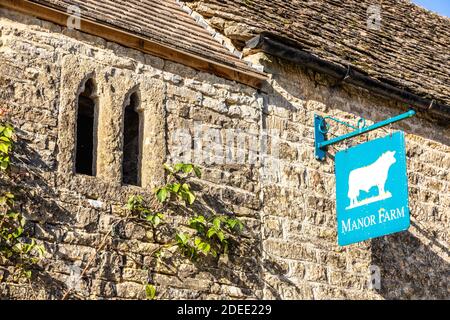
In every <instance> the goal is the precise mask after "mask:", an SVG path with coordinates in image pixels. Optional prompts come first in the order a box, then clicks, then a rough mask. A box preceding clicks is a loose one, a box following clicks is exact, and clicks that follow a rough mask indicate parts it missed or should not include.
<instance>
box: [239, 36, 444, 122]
mask: <svg viewBox="0 0 450 320" xmlns="http://www.w3.org/2000/svg"><path fill="white" fill-rule="evenodd" d="M246 47H247V49H248V50H251V51H262V52H264V53H267V54H270V55H272V56H276V57H279V58H282V59H284V60H287V61H290V62H293V63H295V64H299V65H302V66H305V67H307V68H309V69H312V70H314V71H317V72H320V73H324V74H327V75H329V76H331V77H333V78H336V79H339V80H341V83H347V84H352V85H354V86H357V87H361V88H364V89H367V90H369V91H370V92H373V93H374V94H377V95H379V96H383V97H387V98H391V99H394V100H396V101H398V102H402V103H406V104H408V105H410V106H411V107H412V108H413V109H415V110H416V111H419V112H423V113H427V114H429V115H430V116H432V118H433V119H434V120H435V121H437V122H438V124H442V125H449V123H450V106H449V105H446V104H443V103H440V102H438V101H436V100H433V99H427V98H424V97H421V96H419V95H416V94H414V93H412V92H409V91H407V90H404V89H400V88H398V87H395V86H393V85H391V84H388V83H385V82H382V81H380V80H377V79H375V78H372V77H370V76H368V75H366V74H364V73H362V72H360V71H358V70H356V69H355V68H351V67H350V66H348V67H344V66H342V65H340V64H337V63H334V62H330V61H328V60H325V59H322V58H319V57H317V56H315V55H313V54H311V53H309V52H306V51H304V50H302V49H301V48H299V47H298V46H297V45H295V44H294V43H293V42H292V41H291V40H289V39H284V38H282V37H280V36H278V35H273V34H271V33H268V32H263V33H261V34H260V35H258V36H256V37H254V38H252V39H250V40H249V41H247V43H246Z"/></svg>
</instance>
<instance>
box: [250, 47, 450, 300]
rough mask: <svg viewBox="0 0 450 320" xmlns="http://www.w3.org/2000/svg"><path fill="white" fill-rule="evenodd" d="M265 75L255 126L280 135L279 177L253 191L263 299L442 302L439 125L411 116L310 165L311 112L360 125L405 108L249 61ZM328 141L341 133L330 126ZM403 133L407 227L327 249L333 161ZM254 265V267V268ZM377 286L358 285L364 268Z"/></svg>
mask: <svg viewBox="0 0 450 320" xmlns="http://www.w3.org/2000/svg"><path fill="white" fill-rule="evenodd" d="M251 58H252V59H254V60H256V61H259V62H260V63H261V64H264V65H265V70H266V72H268V73H270V74H271V75H272V78H271V80H270V81H269V84H268V85H267V87H266V88H264V90H265V91H267V98H266V101H267V102H266V104H265V106H264V111H263V113H264V115H263V118H264V120H263V121H264V125H265V126H266V127H268V128H276V129H277V130H278V131H279V132H280V140H279V155H280V159H281V164H280V167H281V175H280V176H279V177H278V180H277V182H276V183H273V181H270V182H269V183H265V181H262V183H263V186H262V190H263V204H264V205H263V210H262V225H263V227H262V236H263V250H264V259H263V260H264V261H267V263H268V265H270V266H271V267H270V268H273V270H272V271H271V270H270V268H268V269H265V272H264V273H263V274H264V276H265V280H266V281H267V282H268V283H269V285H266V286H265V289H264V291H265V297H267V298H283V299H289V298H311V299H312V298H314V299H322V298H345V299H360V298H364V299H380V298H387V299H418V298H439V299H444V298H448V297H449V293H450V291H449V290H450V288H449V285H450V282H449V278H448V274H449V271H450V265H449V262H450V259H449V251H448V249H449V230H450V228H449V214H450V207H449V199H450V198H449V192H448V191H449V182H450V175H449V174H450V173H449V170H448V168H449V167H450V162H449V161H450V148H449V143H450V138H449V137H450V135H449V133H450V132H449V129H448V128H443V127H438V126H435V125H433V124H431V123H430V122H428V121H426V120H424V119H423V118H422V116H420V115H419V116H416V117H414V118H410V119H408V120H405V121H402V122H399V123H397V124H394V125H392V126H390V127H386V128H383V129H379V130H376V131H373V132H371V133H369V134H368V135H366V136H361V137H359V138H356V139H352V140H351V141H350V142H343V143H341V144H340V145H337V146H333V147H332V148H330V149H329V153H330V154H331V156H328V157H327V160H326V161H325V162H323V163H322V162H319V161H317V160H315V159H314V140H313V137H314V128H313V117H314V114H319V115H322V116H327V115H331V116H333V117H336V118H338V119H340V120H343V121H347V122H350V123H354V124H355V125H356V122H357V120H358V117H363V118H365V119H367V125H370V124H372V123H374V122H378V121H381V120H384V119H387V118H389V117H392V116H394V115H397V114H400V113H402V112H405V111H406V107H407V106H405V105H397V104H396V103H395V102H392V101H388V100H385V99H382V98H378V97H375V96H373V95H372V94H370V93H369V92H366V91H363V90H359V89H356V88H351V87H348V86H345V85H343V84H342V83H341V84H339V83H338V82H336V81H335V80H331V79H329V78H326V77H324V76H322V75H320V74H317V73H314V72H311V71H309V70H304V69H302V68H301V67H296V66H293V65H291V64H289V63H285V62H283V61H279V60H277V59H276V58H271V57H266V56H264V55H262V54H259V55H255V56H254V57H251ZM332 128H333V129H332V131H334V130H336V131H335V132H334V133H335V134H336V135H340V134H344V133H345V132H347V131H346V128H345V127H343V126H339V125H337V126H336V125H335V126H333V127H332ZM396 130H403V131H404V132H405V133H406V141H407V142H406V148H407V167H408V184H409V201H410V205H409V206H410V210H411V220H412V221H411V227H410V229H409V230H408V231H406V232H401V233H398V234H394V235H390V236H385V237H382V238H378V239H374V240H371V241H364V242H362V243H359V244H353V245H350V246H346V247H339V246H338V245H337V243H336V238H337V231H336V229H337V226H336V211H335V209H336V208H335V175H334V160H333V158H332V157H333V155H334V154H335V153H336V151H337V150H340V149H343V148H345V147H346V146H350V145H355V144H357V142H358V141H359V142H364V141H366V140H370V139H374V138H379V137H383V136H386V135H387V134H388V133H390V132H394V131H396ZM263 264H264V263H263ZM372 265H373V266H377V267H378V268H379V270H380V272H381V290H379V291H376V290H369V289H368V274H369V273H370V272H369V267H370V266H372Z"/></svg>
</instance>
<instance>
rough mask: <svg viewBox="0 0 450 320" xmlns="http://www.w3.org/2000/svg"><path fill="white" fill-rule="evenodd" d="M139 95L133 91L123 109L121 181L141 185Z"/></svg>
mask: <svg viewBox="0 0 450 320" xmlns="http://www.w3.org/2000/svg"><path fill="white" fill-rule="evenodd" d="M139 106H140V101H139V95H138V93H137V92H134V93H132V94H131V95H130V98H129V102H128V103H127V105H126V106H125V111H124V122H123V123H124V128H123V161H122V183H123V184H127V185H135V186H140V185H141V153H142V113H141V112H139Z"/></svg>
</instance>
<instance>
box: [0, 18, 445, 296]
mask: <svg viewBox="0 0 450 320" xmlns="http://www.w3.org/2000/svg"><path fill="white" fill-rule="evenodd" d="M251 59H254V60H255V61H258V62H259V63H261V64H263V65H265V68H266V71H267V72H268V73H269V74H270V75H271V79H270V80H269V81H268V83H267V84H266V85H265V86H264V87H263V88H262V90H256V89H253V88H250V87H246V86H244V85H241V84H237V83H235V82H232V81H228V80H224V79H221V78H219V77H217V76H214V75H211V74H208V73H204V72H198V71H195V70H193V69H190V68H188V67H185V66H182V65H180V64H176V63H173V62H169V61H165V60H162V59H159V58H156V57H153V56H150V55H145V54H142V53H141V52H138V51H135V50H131V49H127V48H124V47H121V46H119V45H116V44H114V43H110V42H107V41H105V40H103V39H101V38H97V37H92V36H89V35H87V34H82V33H79V32H74V31H69V30H67V29H65V28H61V27H59V26H56V25H54V24H51V23H48V22H45V21H41V20H38V19H35V18H31V17H28V16H24V15H21V14H18V13H15V12H12V11H8V10H4V9H0V88H1V89H0V107H2V108H3V109H5V110H6V111H7V112H8V116H9V117H10V119H11V121H12V123H13V124H14V125H15V127H16V128H17V135H18V141H19V143H18V149H17V159H16V163H17V165H16V169H15V170H16V171H17V172H16V174H17V175H16V176H17V177H19V178H17V181H15V182H14V184H15V186H16V188H17V190H20V191H21V193H22V197H21V201H22V202H23V206H22V210H23V213H24V214H25V215H26V216H27V218H28V220H29V225H28V228H29V229H30V230H31V232H32V233H33V234H34V235H35V237H37V238H38V239H39V240H40V241H42V242H43V243H44V244H45V247H46V250H47V252H48V257H47V258H46V259H45V260H44V261H43V262H42V263H41V266H40V270H39V272H36V276H35V278H34V279H33V288H34V290H29V287H28V284H27V283H17V282H16V281H15V280H14V279H13V278H12V277H11V276H10V275H11V267H10V266H2V267H0V278H1V281H0V297H2V298H41V299H58V298H61V297H62V296H63V294H64V293H65V292H66V290H67V287H68V286H72V287H74V296H73V297H74V298H106V299H109V298H129V299H136V298H145V292H144V285H145V284H146V283H148V282H150V283H153V284H155V286H156V287H157V291H158V298H161V299H167V298H171V299H172V298H178V299H179V298H188V299H214V298H225V299H228V298H240V299H242V298H268V299H275V298H278V299H279V298H281V299H323V298H328V299H331V298H352V299H361V298H371V299H372V298H373V299H381V298H445V297H448V293H449V291H448V290H449V280H448V272H449V262H450V260H449V256H448V247H449V241H450V240H449V234H448V230H450V228H449V217H450V212H449V207H450V197H449V192H448V191H449V190H448V188H449V180H450V179H449V169H448V168H449V167H450V150H449V136H450V135H449V132H448V129H444V128H442V127H437V126H435V125H433V124H432V123H431V122H429V121H428V120H425V119H423V118H421V117H416V118H413V119H410V120H408V121H404V122H401V123H399V124H398V125H395V126H393V127H392V128H390V129H387V130H385V131H383V130H379V131H376V132H373V133H371V134H370V135H369V138H374V137H378V136H383V135H386V134H387V133H388V132H390V130H396V129H401V130H404V131H405V132H406V133H407V152H408V154H407V155H408V177H409V184H410V185H409V190H410V207H411V215H412V226H411V228H410V230H409V231H408V232H404V233H401V234H397V235H393V236H388V237H384V238H380V239H375V240H372V241H366V242H363V243H361V244H357V245H351V246H348V247H344V248H340V247H338V246H337V244H336V231H335V230H336V222H335V205H334V186H335V180H334V167H333V161H332V159H331V158H328V159H327V161H326V162H325V163H321V162H318V161H317V160H315V159H314V148H313V143H314V141H313V127H312V121H313V115H314V113H320V114H324V115H325V114H326V115H333V116H336V117H339V118H341V119H347V120H349V121H352V119H353V117H354V116H355V115H360V116H363V117H365V118H366V119H367V120H368V122H370V121H373V122H375V121H379V120H382V119H385V118H387V117H389V116H392V115H395V114H398V113H400V112H401V111H402V109H401V108H399V106H397V105H395V104H394V103H393V102H390V101H386V100H383V99H381V98H376V97H373V96H371V95H370V94H369V93H367V92H364V91H361V90H357V89H354V88H349V87H346V86H345V85H341V86H333V85H334V83H333V81H332V80H330V79H327V78H326V77H323V76H320V75H318V74H313V73H311V72H310V71H308V70H303V69H301V68H299V67H295V66H293V65H290V64H287V63H285V62H282V61H277V60H276V59H275V58H272V57H266V56H264V55H262V54H258V55H255V56H253V57H251ZM88 79H93V81H94V83H95V92H96V94H95V97H94V98H95V101H96V104H97V106H98V113H97V116H96V117H97V118H96V119H97V123H96V128H97V139H96V141H97V152H96V159H97V163H96V177H88V176H81V175H75V174H74V173H73V172H74V146H75V139H76V137H75V133H74V132H75V130H74V129H75V126H76V104H77V96H78V94H79V93H80V92H82V91H83V85H84V84H85V83H86V81H87V80H88ZM133 92H138V93H139V97H140V106H139V112H141V114H142V115H143V122H142V123H143V128H144V129H143V137H142V139H143V152H142V155H143V158H142V164H143V166H142V174H141V183H142V187H135V186H122V184H121V180H122V176H121V175H122V173H121V162H122V156H123V154H122V148H123V141H122V136H123V121H122V119H123V113H124V107H125V106H126V104H127V100H128V99H129V97H130V94H132V93H133ZM342 132H343V131H338V132H337V133H336V134H339V133H342ZM363 139H364V138H363ZM341 147H342V146H341ZM331 153H334V151H333V150H332V151H331ZM211 154H212V155H214V156H213V157H211ZM180 159H181V160H186V161H189V162H193V163H197V164H199V165H200V166H201V167H202V169H203V176H202V179H197V180H195V181H194V182H195V184H196V186H197V187H198V188H199V189H200V190H204V191H205V192H204V193H202V196H203V197H204V199H205V200H206V201H208V200H211V198H213V199H218V202H219V203H211V205H212V206H216V207H217V209H226V210H229V211H233V212H235V213H236V214H237V215H238V216H239V217H240V218H241V219H242V220H243V221H244V222H245V224H246V226H247V232H246V236H247V237H246V240H245V241H244V242H245V246H243V247H242V249H241V252H236V253H235V254H233V255H230V256H229V257H228V259H221V260H219V261H209V262H206V264H204V265H195V264H192V263H188V262H186V261H178V262H177V263H179V264H180V265H181V267H180V268H179V272H178V274H175V273H174V271H173V269H170V268H168V267H167V266H166V265H162V264H157V265H155V264H154V259H153V258H152V257H151V252H152V251H153V250H154V249H155V248H156V247H157V246H158V244H156V243H155V237H154V236H153V235H151V236H149V232H150V233H151V230H150V229H149V228H148V227H146V226H143V225H140V224H136V223H131V222H130V223H128V222H127V223H121V219H123V218H124V216H125V215H126V212H125V210H124V208H123V206H124V203H125V202H126V199H127V198H128V196H130V195H133V194H142V195H144V196H147V197H149V196H150V194H151V191H152V189H153V188H154V187H155V186H157V185H159V184H161V183H162V182H163V181H164V172H163V170H162V166H161V165H162V164H163V163H164V162H166V161H167V162H175V161H178V160H180ZM11 183H12V182H11ZM211 196H212V197H211ZM216 202H217V201H216ZM180 219H181V217H178V216H176V215H175V216H173V217H170V218H169V221H168V222H169V223H173V224H177V223H179V221H180ZM105 235H110V236H109V237H106V239H107V240H106V243H104V245H102V243H101V242H102V241H103V239H104V238H105ZM156 239H157V236H156ZM99 246H101V249H100V250H97V249H98V248H99ZM96 251H97V252H96ZM91 257H94V260H93V264H92V267H91V268H89V271H88V273H87V277H85V278H84V280H82V281H76V280H77V274H79V273H80V270H82V269H83V268H84V266H85V264H86V263H87V261H89V260H90V259H91ZM371 265H377V266H379V268H380V270H381V289H380V290H378V291H377V290H373V289H369V288H368V279H369V267H370V266H371ZM74 279H75V280H74ZM74 281H75V282H74Z"/></svg>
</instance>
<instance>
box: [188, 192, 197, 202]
mask: <svg viewBox="0 0 450 320" xmlns="http://www.w3.org/2000/svg"><path fill="white" fill-rule="evenodd" d="M186 194H187V201H188V203H189V204H193V203H194V201H195V196H194V194H193V193H192V192H190V191H187V192H186Z"/></svg>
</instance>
